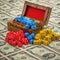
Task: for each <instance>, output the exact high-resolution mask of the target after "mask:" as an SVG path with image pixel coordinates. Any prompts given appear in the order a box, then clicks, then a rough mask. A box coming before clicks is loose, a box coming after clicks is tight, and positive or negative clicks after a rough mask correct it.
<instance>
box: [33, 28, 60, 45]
mask: <svg viewBox="0 0 60 60" xmlns="http://www.w3.org/2000/svg"><path fill="white" fill-rule="evenodd" d="M58 39H60V35H59V34H56V33H55V32H53V31H52V30H51V29H43V30H41V31H39V32H38V33H37V34H36V35H35V38H34V43H33V44H37V45H38V44H44V45H49V44H50V43H51V42H52V41H53V40H58Z"/></svg>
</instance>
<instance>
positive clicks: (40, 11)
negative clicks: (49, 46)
mask: <svg viewBox="0 0 60 60" xmlns="http://www.w3.org/2000/svg"><path fill="white" fill-rule="evenodd" d="M51 10H52V8H50V7H46V6H42V5H38V4H34V3H31V2H27V1H25V4H24V7H23V11H22V14H21V16H25V17H28V18H30V19H32V20H34V21H35V22H36V26H37V29H36V30H32V29H28V30H25V28H24V25H23V24H21V23H19V22H16V21H14V20H10V21H9V22H8V23H7V26H8V30H13V31H18V30H20V29H23V30H24V31H28V32H31V33H32V32H34V33H37V32H38V31H39V30H40V29H42V28H43V27H44V25H47V24H48V21H49V18H50V14H51Z"/></svg>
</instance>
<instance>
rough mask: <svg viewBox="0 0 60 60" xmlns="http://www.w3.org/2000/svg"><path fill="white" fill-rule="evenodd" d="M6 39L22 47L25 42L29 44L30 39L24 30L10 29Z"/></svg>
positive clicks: (9, 42) (13, 44)
mask: <svg viewBox="0 0 60 60" xmlns="http://www.w3.org/2000/svg"><path fill="white" fill-rule="evenodd" d="M5 41H6V42H7V43H8V44H10V45H12V46H16V45H17V46H18V47H21V46H22V45H23V44H25V45H28V44H29V41H28V39H27V38H25V36H24V32H23V30H19V31H17V32H13V31H9V32H8V33H7V35H6V38H5Z"/></svg>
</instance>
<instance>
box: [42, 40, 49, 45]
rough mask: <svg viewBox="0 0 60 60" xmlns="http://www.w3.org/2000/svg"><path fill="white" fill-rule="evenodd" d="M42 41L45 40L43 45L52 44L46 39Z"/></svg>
mask: <svg viewBox="0 0 60 60" xmlns="http://www.w3.org/2000/svg"><path fill="white" fill-rule="evenodd" d="M42 42H43V45H49V44H50V42H49V41H46V40H43V41H42Z"/></svg>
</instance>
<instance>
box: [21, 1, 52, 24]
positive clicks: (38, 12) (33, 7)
mask: <svg viewBox="0 0 60 60" xmlns="http://www.w3.org/2000/svg"><path fill="white" fill-rule="evenodd" d="M51 9H52V8H50V7H45V6H42V5H38V4H34V3H31V2H27V1H25V4H24V7H23V11H22V16H26V17H29V18H30V19H33V20H34V21H35V22H37V23H38V24H40V23H41V22H42V23H43V25H46V24H47V23H48V20H49V17H50V13H51Z"/></svg>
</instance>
